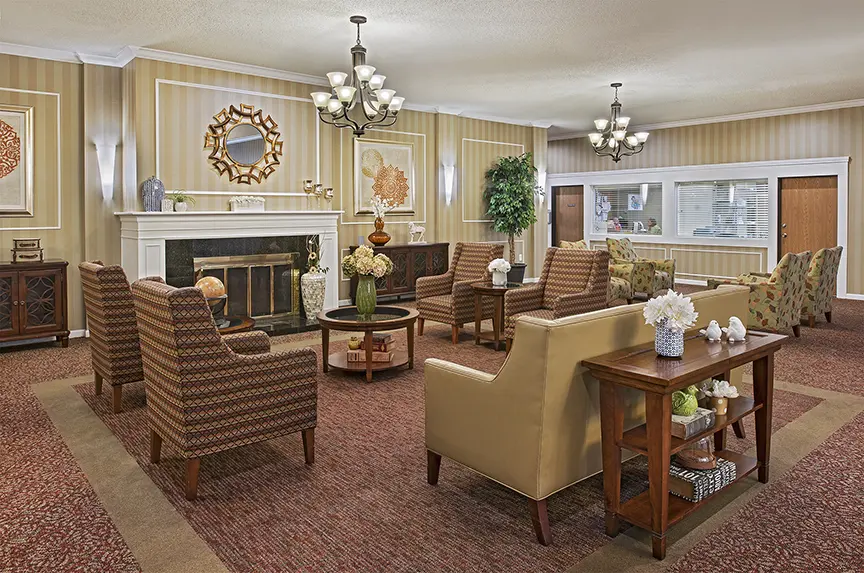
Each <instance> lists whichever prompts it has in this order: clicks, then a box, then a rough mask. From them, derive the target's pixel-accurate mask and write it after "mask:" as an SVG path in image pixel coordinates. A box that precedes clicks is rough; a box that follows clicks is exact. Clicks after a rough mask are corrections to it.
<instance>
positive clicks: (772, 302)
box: [708, 251, 811, 337]
mask: <svg viewBox="0 0 864 573" xmlns="http://www.w3.org/2000/svg"><path fill="white" fill-rule="evenodd" d="M810 258H811V255H810V251H804V252H803V253H798V254H795V253H786V254H785V255H784V256H783V258H782V259H780V262H779V263H777V267H776V268H775V269H774V272H772V273H771V274H770V275H766V274H762V273H746V274H743V275H740V276H738V278H734V279H709V280H708V288H711V289H714V288H717V287H718V286H720V285H745V286H749V287H750V318H749V320H748V321H747V327H748V328H753V329H756V330H769V331H773V332H777V331H779V330H782V329H785V328H791V329H792V332H793V333H794V334H795V336H796V337H798V336H801V329H800V326H799V324H800V322H801V310H802V308H803V306H804V298H805V292H804V283H805V279H806V273H807V267H808V266H809V264H810Z"/></svg>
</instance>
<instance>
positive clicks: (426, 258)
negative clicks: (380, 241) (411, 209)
mask: <svg viewBox="0 0 864 573" xmlns="http://www.w3.org/2000/svg"><path fill="white" fill-rule="evenodd" d="M356 248H357V247H356V246H352V247H351V252H352V253H353V252H354V250H355V249H356ZM449 249H450V243H418V244H413V243H409V244H407V245H386V246H383V247H375V253H376V254H377V253H382V254H385V255H387V256H388V257H390V260H391V261H393V272H392V273H390V275H389V276H386V277H382V278H380V279H376V280H375V285H376V286H377V287H378V296H379V297H385V296H395V297H397V298H401V297H402V296H413V295H414V284H415V282H416V281H417V279H419V278H420V277H426V276H434V275H443V274H444V273H446V272H447V269H448V268H449V267H450V252H449ZM356 292H357V277H352V278H351V302H352V304H353V303H354V293H356Z"/></svg>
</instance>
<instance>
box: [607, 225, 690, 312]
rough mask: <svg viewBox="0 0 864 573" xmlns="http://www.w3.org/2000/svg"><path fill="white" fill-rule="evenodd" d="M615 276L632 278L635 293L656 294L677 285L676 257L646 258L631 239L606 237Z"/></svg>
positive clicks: (631, 282) (650, 295) (649, 295)
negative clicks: (640, 253)
mask: <svg viewBox="0 0 864 573" xmlns="http://www.w3.org/2000/svg"><path fill="white" fill-rule="evenodd" d="M606 248H607V249H609V257H610V259H611V260H612V267H611V272H612V276H613V277H619V278H623V279H627V280H630V284H631V286H632V288H633V294H634V295H635V294H636V293H645V294H647V295H648V297H649V298H650V297H652V296H654V293H656V292H657V291H659V290H663V289H670V288H673V287H674V286H675V259H646V258H642V257H640V256H639V255H637V254H636V251H635V250H633V243H631V242H630V239H627V238H624V239H613V238H611V237H607V238H606Z"/></svg>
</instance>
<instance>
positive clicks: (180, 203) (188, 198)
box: [166, 191, 195, 213]
mask: <svg viewBox="0 0 864 573" xmlns="http://www.w3.org/2000/svg"><path fill="white" fill-rule="evenodd" d="M166 197H167V198H168V199H171V201H173V202H174V210H175V211H177V212H178V213H184V212H186V211H188V210H189V205H194V204H195V197H193V196H192V195H188V194H186V193H184V192H183V191H174V192H173V193H169V194H168V195H167V196H166Z"/></svg>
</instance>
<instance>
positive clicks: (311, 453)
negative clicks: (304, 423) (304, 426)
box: [302, 428, 315, 465]
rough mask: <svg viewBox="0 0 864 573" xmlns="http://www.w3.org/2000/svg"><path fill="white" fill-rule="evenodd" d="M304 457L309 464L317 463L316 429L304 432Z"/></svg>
mask: <svg viewBox="0 0 864 573" xmlns="http://www.w3.org/2000/svg"><path fill="white" fill-rule="evenodd" d="M302 434H303V456H304V457H305V458H306V463H307V464H310V465H311V464H314V463H315V428H309V429H308V430H303V432H302Z"/></svg>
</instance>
